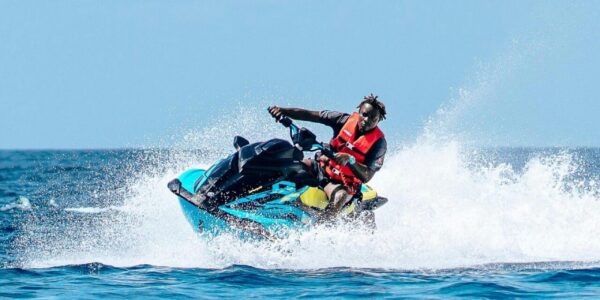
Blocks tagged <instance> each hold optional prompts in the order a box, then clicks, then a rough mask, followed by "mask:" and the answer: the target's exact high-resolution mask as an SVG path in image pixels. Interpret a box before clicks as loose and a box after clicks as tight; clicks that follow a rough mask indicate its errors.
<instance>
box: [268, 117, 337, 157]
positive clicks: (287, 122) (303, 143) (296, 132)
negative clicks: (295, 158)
mask: <svg viewBox="0 0 600 300" xmlns="http://www.w3.org/2000/svg"><path fill="white" fill-rule="evenodd" d="M277 121H278V122H279V123H281V125H283V126H284V127H287V128H289V129H290V137H291V139H292V142H293V143H294V146H295V147H296V148H298V150H301V151H321V153H322V154H323V155H325V156H326V157H329V158H333V157H334V155H335V153H334V152H333V151H331V149H330V148H329V146H328V145H326V144H324V143H322V142H319V141H317V136H316V135H315V134H314V133H312V132H311V131H310V130H308V129H306V128H304V127H298V126H297V125H296V124H294V122H292V119H290V118H288V117H285V116H284V117H281V118H279V119H278V120H277Z"/></svg>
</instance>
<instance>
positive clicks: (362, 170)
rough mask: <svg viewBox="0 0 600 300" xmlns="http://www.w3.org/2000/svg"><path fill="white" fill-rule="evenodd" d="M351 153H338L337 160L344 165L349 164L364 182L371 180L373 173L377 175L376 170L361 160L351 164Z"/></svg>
mask: <svg viewBox="0 0 600 300" xmlns="http://www.w3.org/2000/svg"><path fill="white" fill-rule="evenodd" d="M350 156H351V155H350V154H348V153H336V154H335V160H336V161H337V162H338V163H339V164H341V165H342V166H345V165H348V166H349V167H350V169H351V170H352V172H353V173H354V175H356V177H358V178H359V179H360V180H361V181H362V182H369V180H371V178H373V175H375V172H376V171H375V170H372V169H371V168H369V167H368V166H367V165H364V164H361V163H359V162H355V163H354V164H349V163H348V161H349V160H350Z"/></svg>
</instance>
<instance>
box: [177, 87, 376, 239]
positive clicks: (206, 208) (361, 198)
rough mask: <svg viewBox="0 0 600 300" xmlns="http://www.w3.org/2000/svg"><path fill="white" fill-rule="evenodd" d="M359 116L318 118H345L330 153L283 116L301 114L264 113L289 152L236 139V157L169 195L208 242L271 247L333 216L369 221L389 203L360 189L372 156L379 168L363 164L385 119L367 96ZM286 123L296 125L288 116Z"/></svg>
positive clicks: (191, 176)
mask: <svg viewBox="0 0 600 300" xmlns="http://www.w3.org/2000/svg"><path fill="white" fill-rule="evenodd" d="M359 108H360V115H359V114H356V113H355V114H353V115H352V116H350V115H347V117H344V114H341V113H333V112H322V113H320V114H323V115H327V114H331V115H336V114H338V115H339V116H341V117H343V123H344V125H343V126H341V128H340V129H339V130H338V131H340V130H341V132H343V134H344V136H340V135H341V134H342V133H340V134H338V137H336V138H334V139H333V140H332V143H331V146H330V145H327V144H323V143H320V142H318V141H317V140H316V136H315V135H314V134H313V133H312V132H310V131H309V130H307V129H305V128H300V127H298V126H296V125H295V124H294V123H293V122H292V120H290V119H289V118H288V117H286V116H285V114H286V113H289V111H288V110H290V111H292V110H293V111H300V114H303V111H305V110H300V109H286V108H279V107H273V108H269V112H271V114H272V115H273V116H274V117H276V118H277V121H279V122H280V123H281V124H282V125H283V126H285V127H288V128H289V129H290V137H291V139H292V143H293V144H292V143H289V142H287V141H285V140H281V139H271V140H268V141H265V142H256V143H250V142H249V141H248V140H246V139H244V138H242V137H240V136H236V137H235V138H234V142H233V144H234V147H235V149H236V151H235V152H234V153H232V154H231V155H229V156H228V157H226V158H224V159H221V160H219V161H218V162H216V163H215V164H214V165H212V166H211V167H210V168H208V169H207V170H202V169H191V170H188V171H185V172H184V173H182V174H181V175H179V177H178V178H176V179H174V180H172V181H170V182H169V184H168V188H169V189H170V190H171V192H173V193H174V194H176V195H177V196H178V199H179V203H180V205H181V208H182V210H183V212H184V215H185V217H186V219H187V220H188V222H189V223H190V224H191V225H192V227H193V228H194V230H195V231H197V232H200V233H203V234H209V235H217V234H221V233H223V232H236V233H239V234H240V235H241V237H250V238H255V237H258V238H266V239H274V238H277V237H284V236H286V235H287V232H289V230H297V229H302V228H307V227H308V226H311V225H312V224H317V223H321V222H323V221H329V220H331V219H332V218H333V217H334V216H346V217H357V216H359V217H360V216H364V215H370V216H371V218H372V212H371V211H372V210H375V209H376V208H378V207H380V206H381V205H383V204H385V203H386V202H387V199H386V198H384V197H380V196H378V195H377V193H376V192H375V191H374V190H373V189H371V188H370V187H369V186H367V185H364V184H361V183H362V181H363V180H364V181H367V180H369V179H370V178H371V177H372V176H373V173H375V171H369V170H377V169H378V168H379V167H381V163H382V162H383V158H382V157H383V156H379V155H375V156H376V157H377V158H376V159H375V162H374V163H373V164H378V165H377V166H378V167H377V166H375V169H370V168H371V167H370V166H369V164H368V161H369V159H371V158H370V157H371V155H374V154H370V153H372V152H371V151H372V150H369V149H370V148H373V147H374V146H373V145H371V146H369V144H374V145H377V144H378V143H381V142H379V141H380V140H382V139H383V136H382V135H380V134H379V133H377V135H374V134H369V132H374V131H373V130H375V129H376V125H377V122H378V121H379V119H380V118H381V117H383V116H385V107H384V106H383V104H382V103H380V102H378V101H377V99H376V97H375V96H372V95H371V96H369V97H366V98H365V101H363V102H362V103H361V104H360V105H359ZM374 110H376V111H374ZM305 112H308V113H309V114H311V115H312V112H309V111H305ZM290 115H291V116H292V117H298V116H297V115H294V113H293V112H292V113H291V114H290ZM299 119H301V118H299ZM374 120H375V121H374ZM339 122H342V119H340V120H339ZM332 124H333V123H332ZM332 127H333V126H332ZM352 127H355V128H352ZM359 127H360V133H359V129H358V128H359ZM367 129H369V130H367ZM334 130H335V128H334ZM377 131H379V130H378V129H377ZM383 141H384V142H383V143H384V144H383V146H382V147H383V153H384V154H385V140H383ZM341 143H346V144H347V145H348V146H345V147H343V146H341ZM331 148H333V149H331ZM346 148H348V149H346ZM374 149H376V148H374ZM332 150H333V151H332ZM304 151H319V153H320V154H318V157H319V160H318V161H319V163H318V164H317V163H310V160H303V158H304V153H303V152H304ZM336 151H337V152H340V153H335V152H336ZM363 153H364V154H363ZM326 158H329V159H326ZM307 164H308V165H309V166H310V168H309V167H307ZM346 168H347V169H346ZM357 168H360V169H357ZM367 168H369V170H366V169H367ZM354 170H359V171H354ZM318 172H322V173H318ZM350 172H356V175H357V176H347V175H346V174H351V173H350ZM335 184H338V185H340V186H341V188H339V187H337V186H335ZM319 186H324V187H327V186H329V188H328V189H329V190H330V192H329V194H330V195H331V194H333V195H334V198H335V199H339V200H337V202H336V203H335V204H334V203H332V204H329V201H328V197H327V194H326V193H325V192H324V191H323V190H321V189H319V188H318V187H319ZM332 186H333V188H332ZM340 191H341V194H340ZM333 212H335V213H333ZM372 225H374V223H373V224H372Z"/></svg>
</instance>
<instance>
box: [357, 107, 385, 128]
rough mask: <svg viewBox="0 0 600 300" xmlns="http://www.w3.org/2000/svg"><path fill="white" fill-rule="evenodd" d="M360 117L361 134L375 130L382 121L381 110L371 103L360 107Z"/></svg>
mask: <svg viewBox="0 0 600 300" xmlns="http://www.w3.org/2000/svg"><path fill="white" fill-rule="evenodd" d="M358 115H359V116H360V119H359V120H358V131H359V132H361V133H364V132H367V131H369V130H372V129H373V128H375V126H377V123H379V120H380V119H381V114H380V113H379V110H378V109H376V108H375V107H373V105H371V104H369V103H364V104H363V105H361V106H360V109H359V110H358Z"/></svg>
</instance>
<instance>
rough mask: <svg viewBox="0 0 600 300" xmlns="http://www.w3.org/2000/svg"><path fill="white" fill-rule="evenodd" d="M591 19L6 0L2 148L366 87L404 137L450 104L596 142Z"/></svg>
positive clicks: (535, 5)
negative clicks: (382, 104) (379, 100)
mask: <svg viewBox="0 0 600 300" xmlns="http://www.w3.org/2000/svg"><path fill="white" fill-rule="evenodd" d="M598 20H600V2H599V1H584V2H576V1H293V2H292V1H166V0H165V1H104V0H103V1H100V0H98V1H26V0H25V1H23V0H19V1H11V0H4V1H0V114H1V115H0V148H3V149H7V148H8V149H12V148H34V149H35V148H37V149H39V148H113V147H130V146H136V145H139V144H145V145H148V138H149V137H151V138H157V139H161V138H163V137H164V136H165V135H171V134H173V132H176V129H178V128H190V127H197V126H202V125H203V124H208V123H209V122H210V120H211V118H213V117H215V114H216V113H214V111H215V110H214V108H215V107H218V108H217V110H216V111H218V112H227V111H228V110H227V109H228V108H231V107H239V106H240V102H241V103H242V104H241V106H242V107H244V106H247V107H253V106H257V105H263V106H264V105H265V104H268V103H273V104H281V105H294V106H306V107H308V108H313V109H320V108H328V109H338V110H346V111H349V110H352V109H353V108H354V106H355V105H356V104H357V102H359V101H360V99H361V98H362V96H363V95H365V94H368V93H370V92H374V93H376V94H379V95H380V97H381V99H382V100H384V101H385V102H386V104H387V106H388V109H389V112H388V114H389V118H388V120H386V121H385V123H382V126H383V127H384V129H385V131H386V132H387V133H388V135H393V136H394V137H397V138H398V139H401V140H404V141H410V140H411V139H414V138H415V137H416V136H418V135H419V134H420V132H421V131H422V130H423V126H424V123H425V121H427V120H428V119H429V118H431V117H432V116H435V113H436V111H437V110H438V109H439V108H440V107H445V108H446V109H447V110H450V111H451V113H449V114H451V115H452V116H451V117H448V116H441V117H434V118H437V119H448V120H446V121H444V122H441V123H440V124H441V125H440V126H444V127H447V128H445V130H448V131H449V132H453V131H456V132H466V133H468V135H469V136H471V137H472V138H473V139H474V142H476V143H481V144H486V145H489V144H491V145H508V146H520V145H532V146H548V145H560V146H577V145H584V146H600V118H599V117H598V114H599V113H600V97H599V95H600V91H599V88H600V26H599V25H598V24H599V22H598ZM271 99H272V100H271ZM231 111H234V110H233V109H232V110H231ZM268 121H270V120H269V119H268V117H266V116H265V122H268ZM150 144H152V142H151V141H150Z"/></svg>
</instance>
